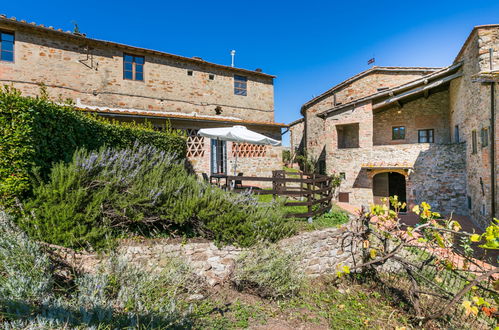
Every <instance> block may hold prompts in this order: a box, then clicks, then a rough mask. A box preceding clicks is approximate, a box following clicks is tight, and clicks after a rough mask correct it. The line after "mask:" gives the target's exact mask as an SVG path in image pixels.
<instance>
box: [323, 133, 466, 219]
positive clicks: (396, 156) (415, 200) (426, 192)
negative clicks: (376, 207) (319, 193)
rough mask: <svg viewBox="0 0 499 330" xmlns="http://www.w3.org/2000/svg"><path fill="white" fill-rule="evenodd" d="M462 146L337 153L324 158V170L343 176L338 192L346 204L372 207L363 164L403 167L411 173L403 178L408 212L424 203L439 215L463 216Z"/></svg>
mask: <svg viewBox="0 0 499 330" xmlns="http://www.w3.org/2000/svg"><path fill="white" fill-rule="evenodd" d="M464 152H465V145H464V144H462V143H461V144H431V143H419V144H402V145H396V146H391V145H385V146H371V147H365V148H358V149H338V150H337V151H335V152H334V153H332V154H330V155H329V156H328V166H329V167H330V168H332V169H334V170H335V171H337V172H343V173H345V180H344V181H343V182H342V183H341V186H340V188H339V191H340V192H350V203H351V204H353V205H358V206H360V205H365V206H368V205H370V204H372V203H373V200H374V199H373V191H372V188H373V183H372V182H373V181H372V174H373V173H371V172H370V171H368V170H367V169H362V164H366V163H373V162H374V163H383V162H389V163H397V162H399V163H405V164H407V165H408V166H409V167H413V168H414V169H413V170H412V171H410V172H409V175H408V177H407V178H406V192H407V196H406V198H407V202H408V205H409V209H411V208H412V206H413V205H416V204H419V203H421V202H427V203H429V204H430V205H432V206H433V209H434V210H436V211H438V212H441V213H443V214H450V213H451V212H454V213H455V214H459V215H467V214H468V210H467V206H466V164H465V161H464Z"/></svg>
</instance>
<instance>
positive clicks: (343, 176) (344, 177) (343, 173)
mask: <svg viewBox="0 0 499 330" xmlns="http://www.w3.org/2000/svg"><path fill="white" fill-rule="evenodd" d="M346 178H347V175H346V173H345V172H340V179H342V180H345V179H346Z"/></svg>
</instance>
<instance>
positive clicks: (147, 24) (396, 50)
mask: <svg viewBox="0 0 499 330" xmlns="http://www.w3.org/2000/svg"><path fill="white" fill-rule="evenodd" d="M0 13H4V14H6V15H7V16H8V17H11V16H15V17H16V18H17V19H25V20H27V21H29V22H31V21H35V22H37V23H41V24H45V25H47V26H54V27H55V28H63V29H65V30H71V29H72V23H71V22H72V21H76V22H78V25H79V26H80V30H81V31H82V32H83V33H86V34H87V35H88V36H89V37H92V38H98V39H105V40H111V41H116V42H121V43H126V44H130V45H134V46H139V47H146V48H152V49H157V50H161V51H165V52H169V53H173V54H179V55H184V56H200V57H202V58H203V59H205V60H207V61H211V62H215V63H220V64H227V65H229V64H230V54H229V52H230V50H231V49H235V50H236V51H237V54H236V66H238V67H242V68H247V69H255V68H262V69H263V70H264V72H266V73H269V74H273V75H276V76H277V79H276V80H275V109H276V121H278V122H284V123H289V122H291V121H293V120H295V119H298V118H299V117H300V115H299V109H300V106H301V105H302V104H303V103H305V102H306V101H307V100H309V99H310V98H312V97H313V96H314V95H319V94H321V93H322V92H324V91H325V90H327V89H328V88H330V87H331V86H333V85H335V84H337V83H339V82H341V81H343V80H344V79H346V78H348V77H350V76H352V75H354V74H356V73H358V72H360V71H363V70H365V69H367V68H368V65H367V60H368V59H369V58H371V57H373V56H374V57H375V58H376V65H384V66H445V65H449V64H450V63H451V62H452V61H453V59H454V57H455V56H456V54H457V52H458V51H459V49H460V47H461V45H462V44H463V42H464V40H465V39H466V37H467V36H468V34H469V33H470V31H471V29H472V27H473V26H474V25H482V24H493V23H499V1H498V0H495V1H489V0H467V1H463V0H455V1H439V0H433V1H427V0H421V1H407V0H405V1H400V0H399V1H379V0H378V1H355V0H354V1H352V0H351V1H338V2H336V1H311V0H309V1H300V2H298V1H296V2H293V1H272V0H267V1H260V0H247V1H216V0H212V1H178V0H177V1H145V0H143V1H137V0H136V1H125V0H120V1H106V0H101V1H93V0H86V1H67V0H66V1H23V0H15V1H2V4H1V5H0Z"/></svg>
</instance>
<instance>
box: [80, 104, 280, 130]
mask: <svg viewBox="0 0 499 330" xmlns="http://www.w3.org/2000/svg"><path fill="white" fill-rule="evenodd" d="M75 109H76V110H79V111H84V112H89V113H96V114H98V115H103V116H113V117H126V118H149V119H165V120H184V121H194V122H209V123H221V124H243V125H249V126H269V127H279V128H287V127H289V126H288V125H286V124H283V123H268V122H256V121H248V120H238V119H220V118H207V117H202V116H200V117H191V116H182V115H171V114H158V113H147V112H144V113H141V112H140V111H137V112H136V113H129V112H128V113H127V112H121V111H111V110H103V109H99V110H96V109H90V108H78V107H75Z"/></svg>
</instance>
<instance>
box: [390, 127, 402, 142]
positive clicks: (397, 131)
mask: <svg viewBox="0 0 499 330" xmlns="http://www.w3.org/2000/svg"><path fill="white" fill-rule="evenodd" d="M404 139H405V126H396V127H392V140H404Z"/></svg>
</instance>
